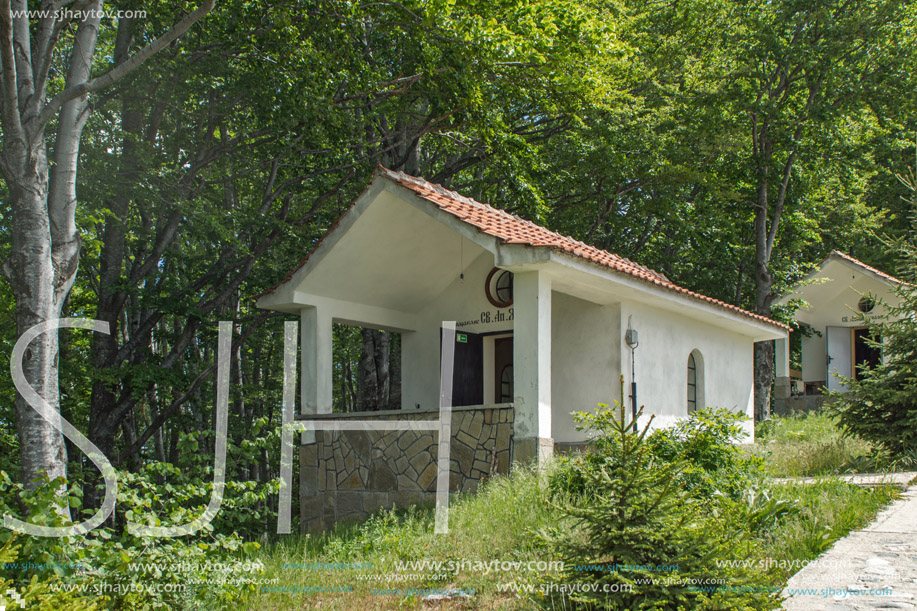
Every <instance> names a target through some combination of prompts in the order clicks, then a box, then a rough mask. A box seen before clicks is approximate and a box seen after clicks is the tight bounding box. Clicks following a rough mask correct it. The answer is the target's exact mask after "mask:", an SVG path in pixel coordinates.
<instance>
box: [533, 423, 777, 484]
mask: <svg viewBox="0 0 917 611" xmlns="http://www.w3.org/2000/svg"><path fill="white" fill-rule="evenodd" d="M609 418H610V412H609V411H600V412H598V413H596V414H588V413H581V414H577V415H576V419H577V422H578V423H579V424H578V427H577V428H578V429H579V430H592V431H599V432H600V433H599V434H598V435H597V436H595V437H594V438H593V439H592V448H591V449H590V450H589V451H588V452H585V453H579V454H574V455H572V456H570V457H560V458H559V459H558V462H559V468H558V469H556V470H555V471H554V472H553V473H552V475H551V483H550V485H551V488H552V490H554V491H557V492H561V491H562V492H563V493H566V494H580V495H581V494H584V493H587V492H589V493H591V492H592V490H591V489H589V487H588V482H589V481H590V480H591V479H592V476H593V475H594V474H595V473H597V472H599V471H600V470H601V469H603V468H605V469H614V468H617V467H618V466H619V465H618V462H617V461H619V460H620V456H621V449H620V447H618V446H619V443H620V439H619V438H618V437H617V436H615V435H609V434H607V431H608V430H610V428H609V427H610V426H611V421H610V420H609ZM744 419H745V416H744V415H742V414H737V413H736V412H733V411H730V410H727V409H713V408H705V409H701V410H697V411H695V412H693V413H691V414H690V415H689V416H688V417H687V418H685V419H682V420H679V422H678V423H677V424H676V425H675V426H673V427H671V428H663V429H657V430H655V431H653V432H652V433H650V434H649V435H648V436H647V438H646V448H647V451H648V452H649V453H650V455H651V456H652V457H653V459H654V460H656V461H657V462H660V463H679V464H681V465H682V468H680V469H679V470H678V472H677V473H675V474H674V477H675V480H676V482H677V483H678V485H679V487H681V488H684V489H685V490H686V491H688V492H689V493H690V494H692V495H693V496H694V497H695V498H698V499H710V498H712V496H713V495H714V494H715V493H717V492H719V493H723V494H727V495H729V496H731V497H732V498H738V497H739V496H740V495H741V494H742V493H743V492H744V491H745V490H746V489H747V488H748V487H749V486H751V485H753V484H754V483H755V482H757V481H758V480H760V479H761V477H762V476H763V470H764V461H763V460H762V459H760V458H758V457H756V456H752V455H749V454H747V453H746V452H743V451H742V450H741V449H740V448H739V446H738V445H737V444H738V442H739V441H741V440H742V439H743V438H744V437H745V433H744V431H743V429H742V427H741V425H740V423H741V422H742V421H743V420H744Z"/></svg>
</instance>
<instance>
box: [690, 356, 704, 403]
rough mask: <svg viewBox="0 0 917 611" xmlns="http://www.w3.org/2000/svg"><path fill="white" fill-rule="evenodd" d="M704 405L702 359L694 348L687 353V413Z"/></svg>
mask: <svg viewBox="0 0 917 611" xmlns="http://www.w3.org/2000/svg"><path fill="white" fill-rule="evenodd" d="M703 406H704V359H703V357H702V356H701V354H700V352H698V351H697V350H694V351H692V352H691V354H689V355H688V413H689V414H690V413H692V412H694V411H696V410H697V408H698V407H703Z"/></svg>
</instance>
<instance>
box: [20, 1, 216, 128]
mask: <svg viewBox="0 0 917 611" xmlns="http://www.w3.org/2000/svg"><path fill="white" fill-rule="evenodd" d="M4 1H6V0H4ZM215 3H216V0H204V1H203V3H202V4H201V6H200V7H199V8H198V9H197V10H195V11H193V12H191V13H188V14H187V15H185V17H184V18H182V20H181V21H179V22H178V23H176V24H175V25H174V26H173V27H172V29H171V30H169V31H168V32H166V33H165V34H163V35H162V36H160V37H159V38H157V39H156V40H154V41H153V42H151V43H150V44H149V45H147V46H146V47H144V48H143V49H141V50H140V51H137V52H136V53H135V54H134V55H132V56H131V57H130V59H128V60H127V61H125V62H123V63H120V64H118V65H117V66H115V67H114V68H112V69H111V70H109V71H108V72H106V73H105V74H103V75H101V76H97V77H96V78H94V79H90V80H89V81H86V82H85V83H79V84H77V85H73V86H70V87H67V88H66V89H64V90H63V91H62V92H60V93H59V94H57V95H56V96H54V98H53V99H52V100H51V101H50V102H48V103H47V104H46V105H45V107H44V108H43V109H42V111H41V114H40V115H39V117H38V122H37V126H36V127H37V128H44V125H45V124H46V123H47V122H48V121H50V120H51V117H53V116H54V114H55V113H57V111H58V110H60V107H61V106H63V105H64V104H65V103H67V102H68V101H70V100H72V99H74V98H78V97H80V96H84V95H86V94H87V93H92V92H93V91H98V90H100V89H104V88H106V87H109V86H110V85H112V84H114V83H116V82H117V81H119V80H120V79H122V78H124V77H125V76H127V75H128V74H130V73H131V72H133V71H134V70H136V69H137V68H139V67H140V66H141V65H142V64H143V63H144V62H145V61H146V60H148V59H149V58H150V57H152V56H153V55H155V54H156V53H158V52H159V51H161V50H162V49H164V48H165V47H166V46H168V45H169V43H171V42H172V41H173V40H176V39H178V38H179V37H180V36H181V35H182V34H184V33H185V32H187V31H188V29H189V28H190V27H191V26H192V25H194V24H195V23H196V22H198V21H200V20H201V19H202V18H203V17H204V15H206V14H207V13H209V12H210V10H211V9H213V5H214V4H215ZM7 4H8V2H7Z"/></svg>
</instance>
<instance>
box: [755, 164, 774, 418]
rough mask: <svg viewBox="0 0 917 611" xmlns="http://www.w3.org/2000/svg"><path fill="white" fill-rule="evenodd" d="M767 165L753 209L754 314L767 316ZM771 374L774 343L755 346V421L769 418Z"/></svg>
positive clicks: (769, 290) (769, 283) (771, 282)
mask: <svg viewBox="0 0 917 611" xmlns="http://www.w3.org/2000/svg"><path fill="white" fill-rule="evenodd" d="M767 171H768V170H767V164H766V163H765V164H762V166H761V168H760V169H759V181H758V193H757V196H758V201H757V205H756V210H755V296H756V299H755V311H756V312H757V313H758V314H761V315H762V316H767V317H770V315H771V303H772V302H773V299H774V297H773V285H774V277H773V276H772V275H771V272H770V255H771V253H770V245H769V243H768V233H769V232H768V223H767V221H768V211H769V205H768V194H767V190H768V180H767ZM773 375H774V344H773V342H770V341H767V342H758V343H756V344H755V369H754V376H755V421H756V422H760V421H762V420H764V419H765V418H767V417H768V416H769V415H770V405H771V382H772V378H773Z"/></svg>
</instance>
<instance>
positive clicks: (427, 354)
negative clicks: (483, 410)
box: [402, 253, 753, 442]
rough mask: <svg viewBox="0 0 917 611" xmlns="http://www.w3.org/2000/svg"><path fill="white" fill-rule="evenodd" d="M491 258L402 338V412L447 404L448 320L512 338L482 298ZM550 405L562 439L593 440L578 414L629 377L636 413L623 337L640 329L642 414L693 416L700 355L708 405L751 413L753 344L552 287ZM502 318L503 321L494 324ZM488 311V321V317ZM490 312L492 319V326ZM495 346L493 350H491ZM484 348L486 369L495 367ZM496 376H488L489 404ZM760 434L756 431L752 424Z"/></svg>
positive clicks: (659, 420) (660, 419) (605, 399)
mask: <svg viewBox="0 0 917 611" xmlns="http://www.w3.org/2000/svg"><path fill="white" fill-rule="evenodd" d="M492 267H493V257H492V256H491V255H490V254H489V253H484V254H482V255H481V256H480V257H479V258H478V259H476V260H475V261H474V262H473V263H472V265H471V266H470V267H469V268H468V269H466V272H465V279H464V281H462V280H459V279H456V280H455V281H454V282H453V283H452V284H451V285H450V286H449V287H448V288H447V289H446V291H444V292H443V294H442V295H440V296H439V297H438V298H436V299H435V300H433V301H432V302H430V303H429V304H428V305H427V306H426V307H424V308H423V310H422V311H421V312H419V314H418V319H417V320H418V329H419V330H418V331H416V332H412V333H405V334H404V335H403V336H402V375H403V381H402V398H403V399H402V400H403V407H404V409H415V408H416V407H417V405H420V407H421V408H425V409H428V408H435V407H436V406H437V404H438V403H437V402H438V400H439V399H438V398H439V349H440V344H439V335H438V334H439V328H440V324H441V323H442V321H443V320H456V321H458V325H459V326H458V330H460V331H461V330H464V331H468V332H470V333H491V332H497V331H505V332H512V331H513V323H512V321H511V320H509V318H510V314H511V312H510V310H511V308H506V309H503V310H498V309H497V308H495V307H494V306H493V305H491V304H490V302H488V301H487V298H486V297H485V295H484V290H483V286H484V281H485V279H486V277H487V274H488V272H489V271H490V270H491V269H492ZM551 299H552V316H551V324H552V333H551V340H552V341H551V345H552V347H551V361H552V380H551V389H552V390H551V403H552V410H551V412H552V418H551V420H552V423H551V428H552V437H553V438H554V441H555V442H576V441H582V440H584V439H585V438H586V437H587V435H586V434H584V433H583V432H580V431H577V430H576V428H575V427H576V423H575V421H574V419H573V415H572V413H573V412H575V411H593V410H595V409H596V407H597V405H598V404H599V403H607V404H609V405H611V404H613V402H614V401H616V400H619V393H620V390H619V379H620V375H621V374H622V373H623V374H624V377H625V401H626V402H627V405H628V409H629V407H630V403H629V395H630V371H631V361H630V357H631V352H630V349H629V348H628V347H627V346H626V344H625V343H624V331H625V330H626V329H627V326H628V317H630V321H631V324H632V326H633V328H635V329H636V330H637V331H638V332H639V340H640V345H639V347H638V348H637V354H636V356H637V397H638V401H639V403H640V405H643V406H644V413H645V414H647V415H649V414H655V415H656V419H655V420H654V426H671V425H672V424H674V423H675V422H676V419H677V418H682V417H685V416H687V375H688V373H687V363H688V355H689V354H690V353H691V351H692V350H698V351H699V352H700V353H701V356H702V359H703V375H704V385H703V386H704V403H705V404H706V405H708V406H713V407H727V408H729V409H733V410H738V411H742V412H743V413H745V414H746V415H748V416H751V414H752V413H753V379H752V371H753V367H752V356H753V343H752V340H751V338H749V337H746V336H743V335H740V334H737V333H734V332H732V331H725V330H723V329H721V328H719V327H717V326H715V325H711V324H706V323H702V322H699V321H697V320H694V319H689V318H686V317H683V316H679V315H678V314H677V313H674V312H667V311H664V310H660V309H656V308H652V307H649V306H646V305H645V304H642V303H636V302H627V301H625V302H623V303H619V304H612V305H606V306H599V305H596V304H594V303H591V302H588V301H584V300H581V299H577V298H575V297H572V296H569V295H566V294H564V293H559V292H557V291H552V293H551ZM498 313H502V314H503V316H504V320H503V321H499V322H494V319H495V318H496V317H497V314H498ZM482 314H483V315H484V316H483V318H482ZM487 314H489V315H490V320H491V322H489V323H488V322H486V320H487V318H486V316H487ZM488 346H489V347H488ZM490 349H492V342H485V370H486V369H487V367H488V366H489V365H490V364H491V363H492V361H489V360H488V358H487V357H488V350H490ZM491 383H492V378H490V377H489V376H486V377H485V402H487V398H488V396H489V393H488V392H487V390H488V389H489V388H490V384H491ZM747 431H748V433H749V434H752V431H753V427H752V426H751V424H750V423H749V425H748V427H747Z"/></svg>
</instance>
